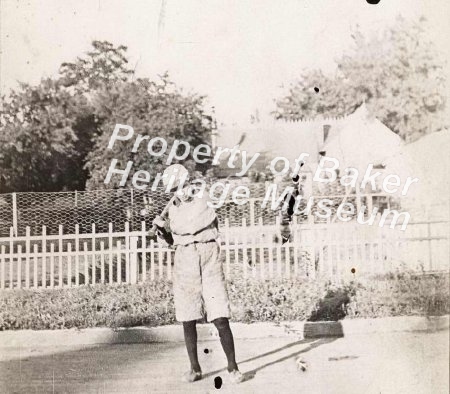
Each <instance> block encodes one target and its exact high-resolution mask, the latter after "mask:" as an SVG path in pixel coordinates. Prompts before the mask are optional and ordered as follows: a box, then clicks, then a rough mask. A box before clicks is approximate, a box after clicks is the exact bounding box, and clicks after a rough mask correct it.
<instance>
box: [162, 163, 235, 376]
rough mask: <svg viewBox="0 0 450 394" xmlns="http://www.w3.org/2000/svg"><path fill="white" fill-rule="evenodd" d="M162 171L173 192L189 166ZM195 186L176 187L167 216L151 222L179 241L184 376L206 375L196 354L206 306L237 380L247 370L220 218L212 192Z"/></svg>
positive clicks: (177, 291)
mask: <svg viewBox="0 0 450 394" xmlns="http://www.w3.org/2000/svg"><path fill="white" fill-rule="evenodd" d="M164 175H165V176H164V177H163V182H164V185H165V186H166V187H167V185H169V184H170V185H171V186H169V187H170V189H171V192H175V191H177V188H178V186H179V184H180V181H181V179H182V178H183V177H186V176H187V170H186V169H185V168H184V167H183V166H182V165H180V164H175V165H172V166H170V167H168V168H167V169H166V170H165V171H164ZM192 190H193V189H192V188H189V186H188V187H187V188H184V189H183V190H182V191H181V192H180V191H179V190H178V191H177V193H176V194H175V198H174V199H173V201H172V203H171V205H170V207H169V209H168V218H167V219H166V220H165V219H163V218H161V217H159V216H158V217H156V218H155V220H154V222H153V224H154V225H155V226H156V227H157V235H158V236H159V237H160V238H163V239H165V240H166V242H168V243H169V244H173V245H175V246H176V251H175V261H174V263H175V265H174V272H173V291H174V300H175V313H176V318H177V320H178V321H180V322H182V323H183V331H184V339H185V344H186V349H187V353H188V356H189V361H190V364H191V368H190V370H189V371H187V372H186V373H185V374H184V375H183V378H182V380H183V381H186V382H195V381H197V380H200V379H201V378H202V371H201V368H200V364H199V362H198V355H197V328H196V323H197V320H200V319H202V317H203V313H202V311H203V309H202V308H204V310H205V312H206V316H207V319H208V321H210V322H212V323H213V324H214V325H215V327H216V328H217V330H218V332H219V337H220V342H221V344H222V347H223V350H224V352H225V355H226V357H227V361H228V367H227V369H228V372H229V375H230V380H231V381H232V382H233V383H239V382H241V381H242V380H243V376H242V374H241V372H239V369H238V366H237V363H236V359H235V350H234V340H233V334H232V332H231V329H230V325H229V318H230V308H229V301H228V294H227V290H226V284H225V277H224V273H223V268H222V264H221V262H220V261H219V251H220V246H219V243H218V242H217V239H218V236H219V231H218V220H217V216H216V213H215V210H214V209H213V208H212V207H210V206H209V205H208V198H207V197H206V196H205V195H203V196H200V195H195V193H192ZM204 194H206V193H204Z"/></svg>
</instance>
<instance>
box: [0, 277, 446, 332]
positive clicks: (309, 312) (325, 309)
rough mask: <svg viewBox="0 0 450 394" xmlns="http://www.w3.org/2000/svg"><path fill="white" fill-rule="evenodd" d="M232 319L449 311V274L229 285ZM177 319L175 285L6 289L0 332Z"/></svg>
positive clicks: (236, 280)
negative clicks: (173, 286)
mask: <svg viewBox="0 0 450 394" xmlns="http://www.w3.org/2000/svg"><path fill="white" fill-rule="evenodd" d="M228 293H229V297H230V302H231V311H232V319H233V320H234V321H239V322H245V323H251V322H257V321H275V322H277V321H293V320H311V321H316V320H339V319H342V318H354V317H371V318H372V317H384V316H399V315H442V314H448V313H449V312H450V306H449V275H448V274H433V275H418V274H412V273H401V274H388V275H383V276H378V277H376V278H371V279H366V280H359V281H350V282H346V283H342V284H339V285H337V284H332V283H331V282H330V281H329V280H327V279H326V278H318V279H315V280H312V279H305V278H292V279H271V280H261V279H254V278H247V279H244V278H243V277H233V278H231V280H230V281H229V282H228ZM174 322H175V311H174V307H173V294H172V284H171V282H169V281H164V280H158V281H155V282H146V283H142V284H136V285H128V284H122V285H101V284H98V285H94V286H81V287H78V288H65V289H41V290H31V289H30V290H14V291H10V290H4V291H2V292H0V330H14V329H37V330H41V329H62V328H73V327H77V328H86V327H112V328H115V327H131V326H140V325H148V326H158V325H165V324H172V323H174Z"/></svg>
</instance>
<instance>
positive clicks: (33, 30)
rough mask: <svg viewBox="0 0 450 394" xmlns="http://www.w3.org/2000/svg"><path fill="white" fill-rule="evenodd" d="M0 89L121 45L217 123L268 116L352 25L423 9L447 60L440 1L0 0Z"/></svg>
mask: <svg viewBox="0 0 450 394" xmlns="http://www.w3.org/2000/svg"><path fill="white" fill-rule="evenodd" d="M0 4H1V33H0V36H1V60H0V71H1V74H0V78H1V79H0V87H1V90H2V93H6V92H7V91H8V90H9V89H11V88H14V87H16V86H17V83H18V81H23V82H29V83H37V82H39V80H40V78H42V77H46V76H53V75H55V74H56V72H57V71H58V68H59V65H60V64H61V63H62V62H64V61H71V60H74V59H75V58H76V56H79V55H80V54H82V53H83V52H85V51H87V50H89V48H90V43H91V42H92V41H93V40H108V41H110V42H112V43H114V44H116V45H119V44H123V45H126V46H128V48H129V50H128V52H129V59H130V62H131V65H132V67H133V68H135V72H136V75H137V76H140V77H150V78H155V77H156V76H157V75H158V74H162V73H163V72H165V71H168V72H169V74H170V76H171V78H172V79H173V80H174V81H175V82H176V83H177V84H178V85H179V86H182V87H183V88H184V89H185V90H186V91H193V92H197V93H199V94H202V95H206V96H207V97H208V100H207V105H208V106H209V107H211V106H214V108H215V111H216V115H217V117H218V119H219V121H220V122H224V123H226V124H233V123H242V122H246V121H248V120H249V118H250V115H251V114H252V113H254V111H255V110H256V109H258V110H259V112H260V113H262V114H268V113H269V112H270V111H271V110H273V109H274V103H273V101H274V99H275V98H277V97H280V96H282V95H283V93H284V92H286V89H287V87H288V86H289V83H290V82H292V81H293V80H294V79H295V78H296V77H297V76H298V75H299V73H300V71H301V70H302V69H303V68H320V69H322V70H324V71H325V72H332V71H333V70H334V69H335V66H336V63H335V59H336V58H337V57H339V56H340V55H341V54H342V53H343V51H345V50H346V49H348V48H349V46H350V45H351V32H352V30H353V29H354V28H355V26H356V25H357V24H358V25H359V26H360V27H361V29H362V30H363V31H366V32H370V31H375V32H376V31H380V30H381V29H383V27H384V26H386V25H389V24H392V23H393V21H394V19H395V17H396V16H397V15H399V14H401V15H402V16H403V17H405V18H407V19H410V18H419V17H420V16H421V15H424V16H425V17H426V18H427V20H428V23H429V26H430V32H429V34H430V36H431V38H432V39H433V41H434V42H435V44H436V46H437V48H438V49H439V50H440V51H441V52H442V54H443V56H444V57H445V58H447V59H450V45H449V44H450V43H449V38H448V37H450V29H449V24H448V21H449V17H450V2H449V1H448V0H389V1H387V0H381V1H380V3H379V4H377V5H370V4H368V3H367V2H366V1H365V0H340V1H336V0H295V1H294V0H284V1H276V0H271V1H268V0H253V1H243V0H240V1H235V0H226V1H225V0H222V1H217V0H208V1H206V0H183V1H181V0H179V1H174V0H133V1H119V0H76V1H73V0H45V1H44V0H41V1H37V0H30V1H24V0H20V1H18V0H1V2H0Z"/></svg>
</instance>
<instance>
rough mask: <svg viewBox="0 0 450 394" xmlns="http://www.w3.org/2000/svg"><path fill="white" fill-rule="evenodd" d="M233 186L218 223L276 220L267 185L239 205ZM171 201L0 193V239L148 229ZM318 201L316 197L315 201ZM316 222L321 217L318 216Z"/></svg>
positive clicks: (154, 194)
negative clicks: (43, 233) (61, 230)
mask: <svg viewBox="0 0 450 394" xmlns="http://www.w3.org/2000/svg"><path fill="white" fill-rule="evenodd" d="M235 186H237V185H232V184H230V190H229V191H228V197H227V199H225V201H224V202H223V204H222V205H221V206H219V207H218V208H217V209H216V212H217V215H218V218H219V221H220V224H222V225H223V224H224V223H225V221H226V220H228V223H229V225H230V226H242V225H243V223H244V222H245V223H246V224H247V225H252V224H263V225H272V224H275V221H276V218H277V216H278V211H277V210H274V209H272V207H271V202H272V197H271V196H270V198H267V192H268V189H267V184H266V183H248V184H246V186H247V187H248V189H249V191H250V198H249V199H248V202H247V203H245V204H243V205H238V204H236V203H234V202H233V201H232V199H231V193H232V190H233V188H234V187H235ZM286 186H289V184H288V183H286V184H280V185H279V187H278V196H279V195H280V194H281V191H282V190H284V187H286ZM327 192H328V193H329V192H330V191H327ZM334 192H336V191H334ZM219 193H220V190H219ZM317 197H318V198H325V197H326V198H328V199H330V200H331V201H332V204H331V211H332V212H333V213H336V210H337V207H338V205H339V204H340V203H341V202H342V201H343V199H344V198H346V201H349V202H352V201H353V202H354V203H355V204H356V205H358V204H357V201H356V200H358V203H359V204H366V205H368V206H369V208H370V207H371V206H373V205H376V206H378V207H381V208H382V207H392V206H393V204H392V201H390V199H391V197H390V196H382V195H380V194H372V195H361V196H356V195H353V194H352V195H348V196H345V193H343V192H342V193H341V194H339V193H336V194H334V195H326V196H324V195H321V196H317ZM169 199H170V195H169V194H167V193H165V190H164V189H163V188H160V189H157V190H155V191H153V190H136V189H123V188H122V189H114V190H92V191H81V192H77V191H75V192H54V193H45V192H35V193H11V194H0V237H7V236H9V235H10V229H11V228H13V229H14V235H15V236H20V235H25V232H26V228H27V227H29V228H30V231H31V235H33V234H39V233H40V232H41V229H42V226H46V228H47V233H48V234H58V232H59V226H62V227H63V228H64V233H66V234H71V233H75V230H76V226H77V225H78V231H79V232H80V233H82V234H83V233H89V232H91V230H92V225H93V224H95V228H96V232H97V233H106V232H108V228H109V227H108V226H109V224H110V223H112V224H113V226H114V228H115V229H116V231H121V230H123V226H124V224H125V223H126V222H128V223H129V225H130V230H131V231H134V230H135V229H140V228H141V224H142V222H145V223H146V225H147V228H149V229H150V228H151V223H152V221H153V219H154V218H155V216H156V215H157V214H158V213H160V212H161V211H162V209H163V208H164V207H165V205H166V204H167V202H168V201H169ZM265 199H266V202H267V204H266V205H265V206H264V205H263V204H262V202H263V201H264V200H265ZM316 203H317V201H315V202H314V204H316ZM305 205H306V204H305V202H303V203H302V204H301V205H300V206H299V209H300V210H302V209H304V208H305ZM313 210H314V209H313ZM368 211H370V209H369V210H368ZM367 213H368V212H367ZM310 219H311V215H308V214H306V213H305V214H300V215H299V217H298V220H299V221H300V222H307V221H308V220H310ZM314 220H315V221H316V222H320V221H321V219H320V218H317V217H316V218H314ZM322 221H323V220H322Z"/></svg>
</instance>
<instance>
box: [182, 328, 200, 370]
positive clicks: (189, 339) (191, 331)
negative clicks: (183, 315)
mask: <svg viewBox="0 0 450 394" xmlns="http://www.w3.org/2000/svg"><path fill="white" fill-rule="evenodd" d="M183 331H184V342H185V343H186V349H187V353H188V356H189V361H190V362H191V370H192V371H194V372H201V369H200V364H199V362H198V353H197V327H196V321H195V320H192V321H185V322H183Z"/></svg>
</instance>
